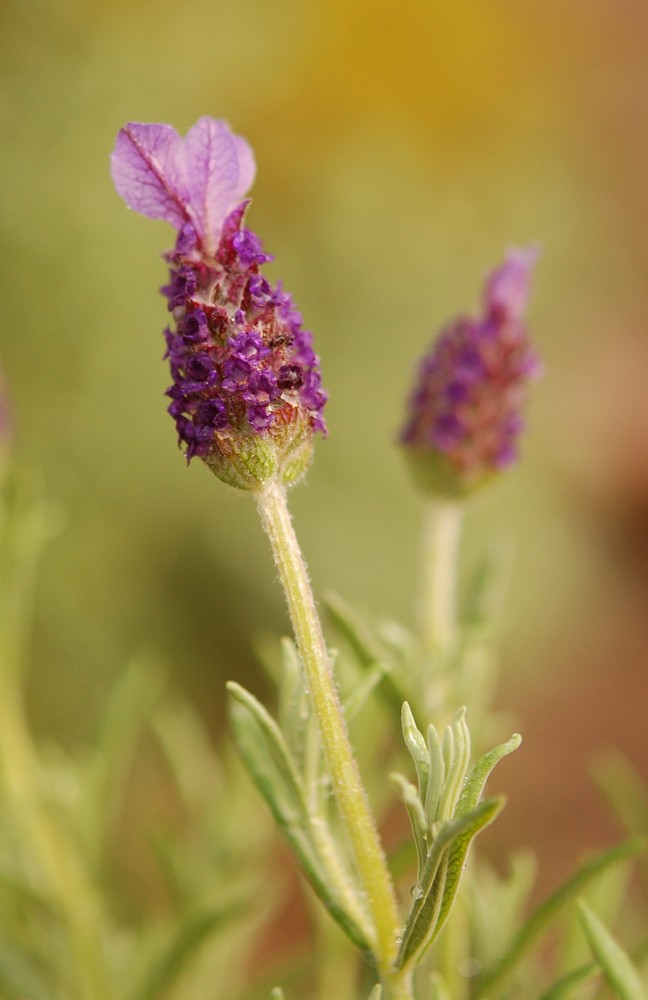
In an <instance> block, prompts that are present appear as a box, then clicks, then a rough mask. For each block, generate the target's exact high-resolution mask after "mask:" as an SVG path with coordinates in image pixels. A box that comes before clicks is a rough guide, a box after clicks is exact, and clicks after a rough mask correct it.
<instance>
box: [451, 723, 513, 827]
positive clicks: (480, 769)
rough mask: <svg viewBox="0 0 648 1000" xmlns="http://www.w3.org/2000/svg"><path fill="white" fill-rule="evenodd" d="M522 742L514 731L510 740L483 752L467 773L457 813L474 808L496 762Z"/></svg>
mask: <svg viewBox="0 0 648 1000" xmlns="http://www.w3.org/2000/svg"><path fill="white" fill-rule="evenodd" d="M521 742H522V737H521V736H520V735H519V734H518V733H514V734H513V736H511V738H510V740H507V741H506V743H500V744H499V746H496V747H493V749H492V750H489V752H488V753H485V754H484V756H483V757H481V758H480V759H479V760H478V761H477V763H476V764H475V766H474V767H473V769H472V771H471V772H470V774H469V775H468V780H467V781H466V784H465V787H464V790H463V792H462V793H461V796H460V798H459V803H458V805H457V814H458V815H461V814H462V813H464V812H469V811H470V810H471V809H474V808H475V806H476V805H477V803H478V802H479V800H480V798H481V795H482V792H483V791H484V786H485V784H486V781H487V779H488V776H489V775H490V773H491V771H492V770H493V768H494V767H495V765H496V764H497V763H499V761H500V760H501V759H502V757H506V755H507V754H509V753H513V751H514V750H517V748H518V747H519V745H520V743H521Z"/></svg>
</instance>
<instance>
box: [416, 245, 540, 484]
mask: <svg viewBox="0 0 648 1000" xmlns="http://www.w3.org/2000/svg"><path fill="white" fill-rule="evenodd" d="M536 256H537V254H536V251H535V250H533V249H527V250H511V251H509V253H508V255H507V257H506V260H505V262H504V264H502V266H501V267H500V268H498V269H497V270H496V271H494V272H493V274H491V275H490V277H489V278H488V279H487V281H486V284H485V289H484V296H483V310H482V315H481V316H480V317H479V318H477V319H473V318H471V317H459V318H458V319H456V320H454V321H453V322H452V323H450V325H449V326H448V327H447V328H446V329H445V330H443V331H442V333H441V335H440V336H439V337H438V339H437V340H436V341H435V342H434V343H433V344H432V346H431V348H430V350H429V352H428V353H427V354H426V355H425V356H424V357H423V359H422V361H421V362H420V365H419V369H418V374H417V379H416V382H415V385H414V389H413V392H412V394H411V396H410V400H409V409H408V415H407V421H406V424H405V427H404V428H403V431H402V433H401V438H400V439H401V443H402V444H403V446H404V448H405V452H406V454H407V457H408V460H409V464H410V467H411V469H412V472H413V475H414V478H415V480H416V481H417V483H418V484H419V485H420V486H421V487H422V488H423V489H424V490H425V491H426V492H428V493H433V494H438V495H441V496H445V497H451V498H452V497H461V496H465V495H467V494H468V493H470V492H472V491H473V490H475V489H476V488H478V487H479V486H481V485H482V484H483V483H485V482H487V481H488V480H489V479H491V478H492V477H493V476H494V475H496V474H497V473H499V472H501V471H502V470H504V469H506V468H508V467H509V466H511V465H512V464H513V463H514V462H515V461H516V460H517V457H518V438H519V436H520V434H521V432H522V429H523V427H524V419H523V412H522V411H523V407H524V404H525V402H526V398H527V395H528V387H529V382H530V381H531V380H532V379H534V378H536V377H537V376H538V375H539V373H540V363H539V361H538V358H537V356H536V354H535V352H534V351H533V349H532V348H531V345H530V343H529V339H528V334H527V329H526V325H525V323H524V321H523V318H522V316H523V312H524V308H525V306H526V301H527V298H528V293H529V284H530V277H531V271H532V268H533V265H534V263H535V259H536Z"/></svg>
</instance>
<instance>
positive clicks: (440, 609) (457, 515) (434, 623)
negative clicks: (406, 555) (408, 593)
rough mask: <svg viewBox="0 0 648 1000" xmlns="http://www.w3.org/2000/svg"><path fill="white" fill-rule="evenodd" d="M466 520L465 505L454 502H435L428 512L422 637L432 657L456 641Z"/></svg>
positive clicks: (424, 551) (444, 650)
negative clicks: (461, 543)
mask: <svg viewBox="0 0 648 1000" xmlns="http://www.w3.org/2000/svg"><path fill="white" fill-rule="evenodd" d="M462 517H463V506H462V504H461V503H459V502H457V501H453V500H431V501H429V502H428V505H427V508H426V511H425V521H424V530H423V580H422V587H421V604H420V608H419V615H420V622H421V635H422V637H423V641H424V644H425V648H426V650H427V651H428V652H430V653H441V654H444V653H447V652H448V651H449V650H450V649H451V648H452V644H453V642H454V639H455V634H456V627H457V608H456V602H457V563H458V552H459V539H460V537H461V522H462Z"/></svg>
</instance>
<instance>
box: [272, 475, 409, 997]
mask: <svg viewBox="0 0 648 1000" xmlns="http://www.w3.org/2000/svg"><path fill="white" fill-rule="evenodd" d="M257 504H258V508H259V512H260V514H261V520H262V522H263V527H264V529H265V531H266V533H267V535H268V538H269V539H270V544H271V546H272V551H273V554H274V558H275V562H276V565H277V569H278V571H279V578H280V580H281V584H282V586H283V589H284V593H285V596H286V601H287V604H288V611H289V614H290V618H291V621H292V625H293V629H294V633H295V640H296V643H297V648H298V649H299V653H300V657H301V661H302V664H303V667H304V672H305V675H306V681H307V684H308V691H309V697H310V699H311V703H312V706H313V711H314V714H315V717H316V719H317V724H318V728H319V733H320V739H321V741H322V751H323V753H324V758H325V760H326V764H327V767H328V771H329V774H330V777H331V781H332V784H333V791H334V794H335V799H336V802H337V807H338V810H339V814H340V817H341V819H342V822H343V824H344V826H345V829H346V831H347V834H348V837H349V842H350V845H351V850H352V853H353V859H354V863H355V867H356V870H357V873H358V876H359V878H360V882H361V888H362V891H363V892H364V894H365V896H366V901H367V906H368V909H369V912H370V914H371V918H372V921H373V927H374V932H375V940H374V941H373V942H372V944H373V947H374V952H375V956H376V962H377V965H378V968H379V970H380V972H381V975H382V976H383V977H388V976H389V970H390V969H391V966H392V963H393V961H394V958H395V956H396V947H397V946H396V938H397V934H398V928H399V918H398V911H397V907H396V899H395V895H394V890H393V886H392V882H391V877H390V874H389V870H388V868H387V863H386V860H385V855H384V852H383V849H382V845H381V843H380V838H379V836H378V831H377V829H376V826H375V823H374V820H373V817H372V815H371V811H370V809H369V803H368V801H367V797H366V793H365V790H364V787H363V785H362V781H361V779H360V773H359V770H358V765H357V763H356V759H355V757H354V754H353V750H352V747H351V743H350V740H349V736H348V733H347V728H346V723H345V721H344V716H343V714H342V708H341V705H340V701H339V698H338V694H337V690H336V686H335V680H334V678H333V673H332V670H331V664H330V659H329V655H328V651H327V649H326V645H325V642H324V636H323V634H322V628H321V625H320V621H319V617H318V614H317V610H316V608H315V601H314V599H313V593H312V590H311V586H310V581H309V579H308V572H307V570H306V564H305V562H304V559H303V556H302V554H301V550H300V548H299V544H298V542H297V538H296V535H295V531H294V528H293V525H292V521H291V519H290V513H289V511H288V507H287V503H286V492H285V488H284V487H283V486H282V485H281V484H279V483H275V482H272V483H270V484H268V485H267V486H265V487H264V489H263V490H262V491H260V492H259V493H258V494H257ZM395 996H396V995H395Z"/></svg>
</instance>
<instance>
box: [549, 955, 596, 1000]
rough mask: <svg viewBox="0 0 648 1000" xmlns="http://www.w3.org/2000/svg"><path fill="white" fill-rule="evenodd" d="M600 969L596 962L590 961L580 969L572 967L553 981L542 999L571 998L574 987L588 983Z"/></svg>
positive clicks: (559, 999)
mask: <svg viewBox="0 0 648 1000" xmlns="http://www.w3.org/2000/svg"><path fill="white" fill-rule="evenodd" d="M600 971H601V970H600V969H599V967H598V965H596V964H595V963H594V962H588V963H587V965H581V966H579V968H578V969H572V971H571V972H568V973H567V974H566V975H564V976H561V978H560V979H559V980H557V982H555V983H553V984H552V985H551V986H550V987H549V989H548V990H546V991H545V992H544V993H543V994H542V996H541V997H540V1000H571V997H573V996H574V988H575V987H576V986H580V985H581V983H586V982H587V981H588V980H589V979H593V978H594V976H596V975H598V974H599V973H600Z"/></svg>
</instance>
